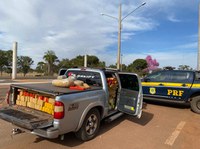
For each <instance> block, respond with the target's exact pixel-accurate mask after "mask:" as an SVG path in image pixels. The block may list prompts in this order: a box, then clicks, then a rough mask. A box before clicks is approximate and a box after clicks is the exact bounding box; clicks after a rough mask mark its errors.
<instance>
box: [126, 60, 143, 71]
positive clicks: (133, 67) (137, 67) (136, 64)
mask: <svg viewBox="0 0 200 149" xmlns="http://www.w3.org/2000/svg"><path fill="white" fill-rule="evenodd" d="M145 68H147V62H146V60H144V59H136V60H135V61H133V63H131V64H130V65H128V68H127V70H128V71H129V72H135V73H137V74H139V75H144V74H145V72H144V71H143V70H144V69H145Z"/></svg>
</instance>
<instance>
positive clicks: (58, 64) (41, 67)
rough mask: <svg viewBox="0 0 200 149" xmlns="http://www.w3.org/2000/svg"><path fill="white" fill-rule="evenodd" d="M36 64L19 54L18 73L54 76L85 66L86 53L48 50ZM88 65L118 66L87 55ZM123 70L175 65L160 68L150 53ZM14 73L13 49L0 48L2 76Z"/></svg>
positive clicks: (143, 71)
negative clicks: (66, 55) (63, 54)
mask: <svg viewBox="0 0 200 149" xmlns="http://www.w3.org/2000/svg"><path fill="white" fill-rule="evenodd" d="M33 64H34V61H33V59H32V58H31V57H29V56H18V57H17V71H18V72H17V73H18V75H19V74H21V75H20V76H23V77H26V76H30V74H32V75H31V76H35V77H42V76H53V75H54V74H57V73H58V71H59V69H60V68H72V67H83V65H84V55H78V56H77V57H75V58H72V59H68V58H64V59H61V60H60V59H59V58H58V57H57V56H56V53H55V52H54V51H52V50H47V51H46V52H45V53H44V56H43V59H42V61H40V62H38V63H37V66H36V68H35V69H33V68H32V67H31V66H32V65H33ZM87 67H91V68H105V67H110V68H116V64H112V65H110V66H106V65H105V62H104V61H100V60H99V58H98V57H97V56H94V55H87ZM120 69H121V70H122V71H126V72H134V73H137V74H139V75H140V76H145V75H146V74H148V73H151V72H153V71H157V70H162V69H170V70H173V69H175V67H171V66H166V67H163V68H159V63H158V62H157V61H156V59H152V57H151V56H150V55H148V56H147V57H146V59H140V58H138V59H136V60H133V62H132V63H130V64H129V65H125V64H121V68H120ZM178 69H179V70H192V68H191V67H190V66H187V65H180V66H179V68H178ZM11 74H12V50H8V51H5V50H0V76H5V75H6V76H11Z"/></svg>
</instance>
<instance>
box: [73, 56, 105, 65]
mask: <svg viewBox="0 0 200 149" xmlns="http://www.w3.org/2000/svg"><path fill="white" fill-rule="evenodd" d="M70 63H71V67H83V66H84V56H82V55H79V56H77V57H76V58H73V59H71V60H70ZM87 67H105V62H101V61H100V60H99V58H98V57H96V56H94V55H87Z"/></svg>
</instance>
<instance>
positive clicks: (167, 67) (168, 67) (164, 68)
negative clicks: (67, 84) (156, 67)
mask: <svg viewBox="0 0 200 149" xmlns="http://www.w3.org/2000/svg"><path fill="white" fill-rule="evenodd" d="M174 69H176V67H172V66H165V67H163V70H174Z"/></svg>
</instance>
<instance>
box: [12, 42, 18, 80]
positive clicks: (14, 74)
mask: <svg viewBox="0 0 200 149" xmlns="http://www.w3.org/2000/svg"><path fill="white" fill-rule="evenodd" d="M12 50H13V59H12V80H14V79H16V76H17V42H14V43H13V49H12Z"/></svg>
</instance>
